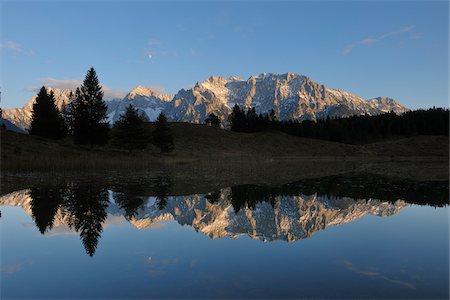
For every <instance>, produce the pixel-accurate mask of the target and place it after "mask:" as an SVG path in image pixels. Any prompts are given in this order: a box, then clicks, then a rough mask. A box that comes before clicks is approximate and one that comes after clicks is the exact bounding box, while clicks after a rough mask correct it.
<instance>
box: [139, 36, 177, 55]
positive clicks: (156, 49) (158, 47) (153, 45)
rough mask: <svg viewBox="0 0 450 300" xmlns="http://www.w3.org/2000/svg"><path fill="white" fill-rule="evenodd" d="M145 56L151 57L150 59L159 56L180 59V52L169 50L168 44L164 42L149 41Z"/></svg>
mask: <svg viewBox="0 0 450 300" xmlns="http://www.w3.org/2000/svg"><path fill="white" fill-rule="evenodd" d="M145 56H147V57H149V58H150V59H152V58H154V57H157V56H166V57H178V52H177V51H175V50H171V49H168V48H167V47H166V44H165V43H164V41H162V40H158V39H149V40H148V41H147V50H146V51H145Z"/></svg>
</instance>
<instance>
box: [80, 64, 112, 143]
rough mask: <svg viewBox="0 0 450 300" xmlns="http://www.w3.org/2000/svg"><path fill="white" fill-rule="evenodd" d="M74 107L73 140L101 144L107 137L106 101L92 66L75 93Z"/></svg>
mask: <svg viewBox="0 0 450 300" xmlns="http://www.w3.org/2000/svg"><path fill="white" fill-rule="evenodd" d="M75 97H76V99H75V100H74V101H76V105H75V107H74V128H73V133H74V137H75V142H76V143H78V144H89V145H91V147H92V146H93V145H96V144H98V145H103V144H105V143H106V141H107V139H108V130H109V126H108V123H107V122H106V118H107V116H106V110H107V107H106V103H105V101H104V100H103V91H102V87H101V85H100V83H99V80H98V78H97V74H96V72H95V70H94V68H90V69H89V70H88V72H87V74H86V77H85V78H84V81H83V84H82V85H81V87H80V89H79V90H78V89H77V91H76V94H75Z"/></svg>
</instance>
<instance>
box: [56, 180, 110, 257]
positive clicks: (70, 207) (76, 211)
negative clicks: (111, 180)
mask: <svg viewBox="0 0 450 300" xmlns="http://www.w3.org/2000/svg"><path fill="white" fill-rule="evenodd" d="M65 200H66V201H65V202H64V209H65V210H66V212H67V213H68V214H69V216H70V223H69V226H70V227H74V228H75V230H76V231H77V232H79V233H80V238H81V241H82V242H83V246H84V248H85V250H86V253H87V254H88V255H89V256H93V255H94V253H95V250H96V248H97V244H98V240H99V238H100V236H101V232H102V230H103V227H102V223H103V222H104V221H105V219H106V208H107V207H108V190H107V189H106V188H104V187H100V186H96V185H92V184H87V185H80V186H75V187H73V188H72V189H71V190H70V191H69V192H68V193H67V197H66V199H65Z"/></svg>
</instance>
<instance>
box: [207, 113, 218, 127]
mask: <svg viewBox="0 0 450 300" xmlns="http://www.w3.org/2000/svg"><path fill="white" fill-rule="evenodd" d="M205 124H206V125H208V126H214V127H220V119H219V117H218V116H216V115H215V114H214V113H210V114H209V116H208V118H206V119H205Z"/></svg>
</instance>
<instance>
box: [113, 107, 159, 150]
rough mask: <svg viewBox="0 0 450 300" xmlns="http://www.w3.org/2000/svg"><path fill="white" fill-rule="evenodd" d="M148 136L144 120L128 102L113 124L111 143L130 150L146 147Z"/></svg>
mask: <svg viewBox="0 0 450 300" xmlns="http://www.w3.org/2000/svg"><path fill="white" fill-rule="evenodd" d="M149 138H150V135H149V134H148V133H147V130H146V128H145V125H144V121H143V120H142V118H141V117H140V116H139V113H138V111H137V109H135V108H134V107H133V106H132V105H131V104H130V105H129V106H128V107H127V108H126V111H125V113H124V114H123V115H121V116H120V119H119V120H118V121H117V122H116V123H115V124H114V131H113V139H112V144H113V145H114V146H117V147H120V148H125V149H128V150H130V151H132V150H135V149H144V148H146V147H147V144H148V142H149Z"/></svg>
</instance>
